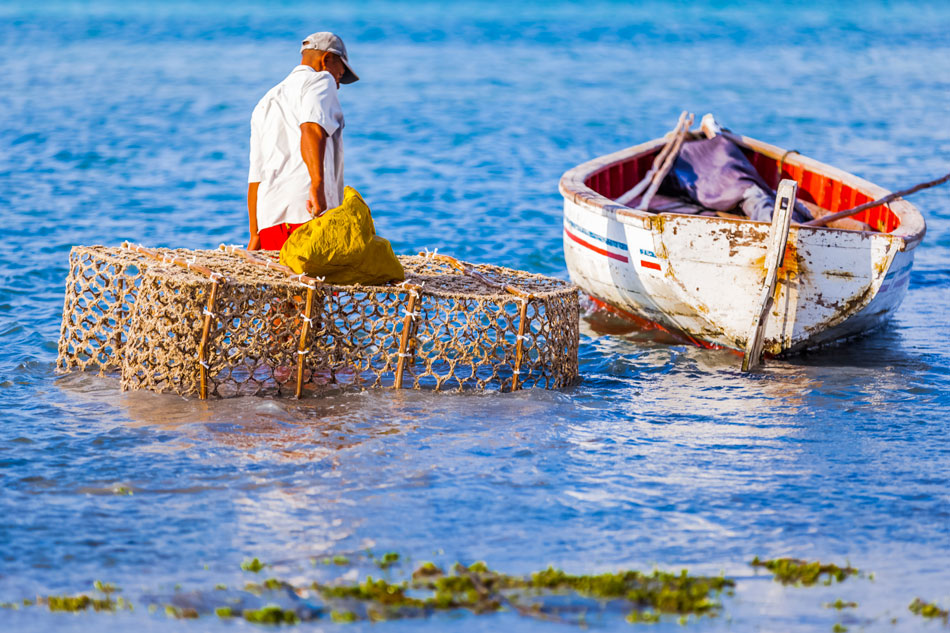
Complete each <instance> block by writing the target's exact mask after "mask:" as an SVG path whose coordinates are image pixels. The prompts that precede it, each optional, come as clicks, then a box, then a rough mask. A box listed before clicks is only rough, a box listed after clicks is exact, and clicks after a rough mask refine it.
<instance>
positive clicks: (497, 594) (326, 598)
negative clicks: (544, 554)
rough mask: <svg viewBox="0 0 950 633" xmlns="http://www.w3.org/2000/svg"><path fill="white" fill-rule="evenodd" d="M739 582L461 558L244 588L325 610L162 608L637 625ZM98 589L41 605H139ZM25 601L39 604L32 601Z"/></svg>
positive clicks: (177, 614) (259, 615)
mask: <svg viewBox="0 0 950 633" xmlns="http://www.w3.org/2000/svg"><path fill="white" fill-rule="evenodd" d="M399 560H401V559H400V557H399V556H398V555H396V554H395V553H392V555H384V556H383V557H382V558H381V559H379V561H380V562H383V563H385V564H386V565H394V564H395V563H396V562H398V561H399ZM377 564H378V563H377ZM242 567H243V568H245V569H247V570H248V571H255V572H257V571H260V570H261V569H262V568H263V567H265V565H264V564H262V563H261V562H260V561H259V560H258V559H256V558H255V559H253V560H251V561H246V562H245V564H244V565H242ZM386 568H388V567H386ZM733 586H734V582H733V581H732V580H730V579H727V578H725V577H722V576H719V577H702V576H692V575H690V574H689V573H688V572H687V571H686V570H683V571H681V572H680V573H675V574H674V573H667V572H662V571H659V570H654V571H653V572H651V573H641V572H637V571H620V572H616V573H604V574H595V575H572V574H568V573H566V572H564V571H562V570H559V569H554V568H552V567H549V568H548V569H546V570H543V571H539V572H537V573H534V574H531V575H530V576H518V575H510V574H505V573H502V572H498V571H494V570H492V569H490V568H489V567H488V565H487V564H485V563H484V562H483V561H477V562H474V563H472V564H470V565H468V566H465V565H463V564H460V563H457V564H455V565H454V566H452V568H451V569H450V570H449V572H446V571H444V570H443V569H442V568H441V567H438V566H436V565H435V564H434V563H431V562H428V563H423V564H422V565H420V566H419V567H418V568H417V569H415V570H414V571H412V572H411V573H409V574H408V578H406V579H404V580H401V581H398V582H391V581H389V580H386V579H382V578H373V577H372V576H367V577H366V578H365V579H364V580H362V581H359V582H355V583H354V582H339V581H336V582H332V583H320V582H313V583H312V584H310V585H309V586H307V587H299V586H295V585H293V584H291V583H288V582H286V581H283V580H280V579H278V578H268V579H266V580H264V581H263V582H261V583H253V582H249V583H247V585H246V586H245V587H244V589H245V590H246V591H247V592H250V593H253V594H254V595H257V596H261V595H264V594H265V593H266V592H273V593H274V594H275V596H274V597H275V599H282V596H285V595H286V594H288V593H296V594H297V595H300V596H305V595H306V594H307V593H308V591H309V592H313V593H314V594H316V595H317V596H319V598H320V599H321V600H322V602H323V605H321V606H320V607H317V608H314V607H308V608H307V609H304V610H302V611H299V612H298V611H294V610H291V609H287V608H284V607H283V606H280V605H278V604H267V605H266V606H264V607H262V608H260V609H243V610H241V609H240V608H239V607H235V606H230V605H229V606H218V607H217V608H207V609H205V610H203V611H202V612H199V611H198V610H197V609H195V608H193V607H190V606H189V607H181V606H176V605H174V604H165V605H161V606H162V607H163V608H164V610H165V613H166V614H167V615H168V616H169V617H172V618H176V619H191V618H198V617H199V616H200V615H202V613H204V614H209V613H213V614H214V615H216V616H217V617H219V618H238V617H241V618H243V619H245V620H247V621H248V622H252V623H255V624H268V625H278V624H296V623H297V622H300V621H301V619H318V618H328V619H330V620H332V621H334V622H354V621H380V620H392V619H403V618H425V617H429V616H431V615H432V614H433V613H438V612H450V611H458V610H467V611H470V612H472V613H475V614H483V613H494V612H497V611H500V610H508V611H513V612H517V613H518V614H520V615H522V616H525V617H532V618H539V619H542V620H550V621H558V622H573V623H576V624H580V625H584V624H585V623H586V621H587V616H588V612H589V611H590V609H594V608H597V605H598V604H599V605H600V608H601V609H602V610H604V611H605V612H606V611H617V610H618V609H619V610H620V613H623V614H624V615H626V617H627V619H628V620H629V621H630V622H655V621H658V620H660V619H661V618H662V617H663V616H666V615H669V616H677V617H678V618H679V621H680V622H686V621H688V619H689V616H691V615H692V616H702V615H708V616H715V615H717V613H718V611H719V609H720V608H721V605H720V604H719V603H718V602H717V601H716V600H715V597H716V595H717V594H719V593H720V592H722V591H723V590H724V589H727V588H731V587H733ZM95 587H96V589H98V590H100V592H101V593H102V594H103V595H104V597H94V596H88V595H85V594H80V595H78V596H49V597H47V598H39V599H38V603H39V604H46V605H48V606H49V608H50V610H53V611H60V610H61V611H85V610H88V609H93V610H96V611H105V610H108V611H115V610H117V609H122V608H128V609H130V610H131V608H132V605H131V603H129V602H127V601H126V600H124V599H123V598H121V597H118V598H115V599H113V594H114V592H116V591H118V588H117V587H116V586H115V585H112V584H108V583H103V582H100V581H97V582H96V583H95ZM214 587H215V591H218V590H221V589H224V588H225V586H224V585H215V586H214ZM237 602H238V603H240V600H238V601H237ZM24 603H25V604H31V602H30V601H29V600H27V601H24ZM219 604H220V603H219ZM298 608H299V607H298ZM155 610H156V605H155V604H150V605H149V607H148V611H149V612H150V613H152V612H154V611H155ZM618 615H619V613H618Z"/></svg>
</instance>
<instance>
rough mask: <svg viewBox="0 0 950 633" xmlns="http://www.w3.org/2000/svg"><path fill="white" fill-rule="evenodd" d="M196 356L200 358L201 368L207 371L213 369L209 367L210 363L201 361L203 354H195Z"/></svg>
mask: <svg viewBox="0 0 950 633" xmlns="http://www.w3.org/2000/svg"><path fill="white" fill-rule="evenodd" d="M195 356H197V357H198V364H199V365H201V366H202V367H204V368H205V369H211V368H210V367H208V362H207V361H204V360H201V354H195Z"/></svg>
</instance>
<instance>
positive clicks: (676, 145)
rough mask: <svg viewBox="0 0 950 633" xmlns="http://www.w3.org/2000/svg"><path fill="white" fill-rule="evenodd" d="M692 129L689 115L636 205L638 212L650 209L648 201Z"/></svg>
mask: <svg viewBox="0 0 950 633" xmlns="http://www.w3.org/2000/svg"><path fill="white" fill-rule="evenodd" d="M691 127H693V115H692V114H690V115H689V116H688V117H687V119H686V123H685V124H684V126H683V128H682V129H680V132H679V135H678V136H677V137H676V140H675V141H674V142H673V147H672V149H671V150H670V153H669V154H667V156H666V159H665V160H664V161H663V166H662V167H661V168H660V171H658V172H657V173H656V174H655V175H654V176H653V181H652V182H651V183H650V188H649V189H647V192H646V193H645V194H643V198H641V199H640V204H639V205H637V210H638V211H646V210H648V209H649V208H650V201H651V200H653V196H655V195H656V192H657V190H658V189H659V188H660V184H661V183H662V182H663V179H664V178H666V175H667V174H668V173H669V172H670V169H672V168H673V164H674V163H675V162H676V157H677V156H678V155H679V153H680V148H681V147H682V146H683V142H684V141H685V140H686V135H687V134H688V133H689V130H690V128H691Z"/></svg>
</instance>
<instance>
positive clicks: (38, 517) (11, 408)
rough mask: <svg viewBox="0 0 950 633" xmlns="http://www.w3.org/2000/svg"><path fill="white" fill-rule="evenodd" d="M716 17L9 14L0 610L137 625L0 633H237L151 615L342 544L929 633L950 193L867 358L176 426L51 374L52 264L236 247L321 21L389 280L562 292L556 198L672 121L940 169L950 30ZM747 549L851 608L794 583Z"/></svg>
mask: <svg viewBox="0 0 950 633" xmlns="http://www.w3.org/2000/svg"><path fill="white" fill-rule="evenodd" d="M719 4H720V3H675V4H673V3H671V4H664V3H658V2H652V3H642V4H638V5H636V6H628V5H627V4H624V3H602V2H586V3H583V4H567V3H553V4H551V3H543V4H542V3H537V4H531V3H529V4H521V5H518V6H517V7H515V8H512V7H508V6H505V5H503V4H489V5H482V4H476V3H471V4H458V5H449V6H443V5H442V4H440V3H408V2H407V3H398V4H388V3H387V4H382V3H369V4H342V3H340V4H337V5H334V6H332V7H324V6H320V5H319V4H315V3H291V2H285V3H281V4H279V5H275V6H270V5H264V4H261V5H250V4H245V3H240V2H228V3H223V2H221V3H201V4H186V3H162V4H160V5H153V4H145V3H141V4H139V3H119V2H109V3H95V2H83V3H79V2H77V3H55V4H50V5H44V6H43V7H41V8H37V7H32V6H27V5H26V3H23V4H19V3H4V4H0V218H2V220H3V226H4V238H3V239H0V346H2V347H0V349H2V354H0V412H2V413H0V602H4V601H15V600H20V599H22V598H25V597H33V596H35V595H37V594H43V595H45V594H50V593H73V592H78V591H87V590H89V589H90V588H91V583H92V582H93V580H95V579H101V580H103V581H109V582H115V583H117V584H118V585H120V586H121V587H123V594H124V595H125V596H126V597H128V598H129V599H131V600H132V601H133V603H135V604H136V605H137V609H136V611H135V612H134V613H132V614H119V615H102V614H99V615H97V614H92V613H89V614H79V615H62V614H50V613H48V612H46V611H44V610H42V609H21V610H18V611H11V610H0V630H9V631H47V630H105V631H125V630H130V629H132V628H136V629H141V630H145V629H149V630H151V629H154V630H162V631H165V630H188V631H197V630H202V631H203V630H225V629H232V628H241V627H244V628H247V627H248V626H250V625H246V624H244V623H225V622H219V621H218V620H217V619H216V618H215V617H214V616H210V617H206V618H205V619H203V620H201V621H199V622H189V621H177V620H173V619H168V618H166V616H165V615H164V613H163V612H162V610H161V609H160V610H159V611H158V613H156V614H154V615H150V614H149V613H148V611H147V609H145V608H144V607H145V606H146V605H148V604H149V603H150V602H154V603H157V604H164V603H166V602H169V601H173V600H185V601H186V602H187V601H188V600H191V601H192V602H194V603H195V604H196V605H198V606H207V605H209V604H211V598H209V594H211V593H213V592H212V591H211V590H212V588H213V587H214V585H215V584H216V583H226V584H227V585H229V586H232V587H234V586H240V585H242V584H243V582H244V581H245V580H247V579H248V574H246V573H244V572H242V571H241V570H240V568H239V565H240V563H241V561H242V560H244V559H245V558H247V557H251V556H258V557H260V558H261V559H262V560H264V561H267V562H271V563H274V564H275V566H274V568H273V572H274V575H279V576H282V577H295V578H301V579H302V578H308V577H309V576H308V574H312V573H316V572H313V571H312V568H311V566H310V562H309V560H310V558H311V557H314V556H316V557H322V556H324V555H327V554H329V555H333V554H347V555H351V554H353V553H354V552H359V551H362V550H364V549H366V548H372V549H373V550H374V551H378V552H381V551H386V550H396V551H399V552H400V553H402V554H403V555H404V556H410V557H412V559H413V560H414V561H421V560H435V561H437V562H440V563H447V564H449V563H451V562H453V561H456V560H458V561H462V562H466V563H468V562H472V561H474V560H477V559H484V560H486V561H487V562H488V563H489V564H490V565H492V566H493V567H496V568H498V569H501V570H504V571H509V572H516V573H521V572H529V571H532V570H536V569H540V568H543V567H546V566H547V565H548V564H553V565H556V566H562V567H564V568H565V569H567V570H569V571H573V572H578V573H585V572H600V571H609V570H615V569H618V568H621V567H633V568H641V569H650V568H652V566H654V565H657V566H659V567H661V568H664V569H666V568H669V569H680V568H681V567H687V568H689V569H690V570H691V571H695V572H698V573H711V574H716V573H719V572H720V571H724V572H725V573H726V574H727V575H729V576H730V577H733V578H735V579H737V581H738V586H737V588H736V592H735V596H733V597H725V598H724V608H723V613H722V616H721V617H719V618H716V619H703V620H699V621H691V622H690V623H689V624H688V625H687V626H688V628H689V629H694V630H698V631H712V630H717V631H718V630H734V631H752V630H761V631H830V630H831V628H832V626H833V625H834V624H835V623H843V624H844V625H846V626H848V627H849V628H850V629H851V630H867V631H877V630H881V631H892V630H893V631H916V630H940V625H939V623H930V624H925V623H923V622H922V621H921V620H919V619H917V618H916V616H913V615H911V614H910V613H909V612H908V610H907V605H908V604H909V603H910V602H911V600H912V599H913V598H914V597H916V596H920V597H922V598H924V599H926V600H929V601H936V602H937V603H939V604H941V606H943V607H944V608H948V607H950V571H948V569H950V421H948V418H950V415H948V412H950V343H948V342H947V337H946V332H947V331H948V328H950V316H948V315H950V266H948V264H947V262H948V258H950V193H948V192H950V190H948V189H943V190H939V189H938V190H932V191H928V192H924V193H921V194H919V195H918V196H916V197H915V198H914V199H913V200H914V202H915V203H916V204H917V205H918V206H919V207H920V208H921V209H922V211H923V212H924V214H925V216H926V218H927V221H928V234H927V237H926V238H925V241H924V243H923V244H922V245H921V247H920V248H919V249H918V250H917V259H916V265H915V268H914V271H913V273H912V277H911V283H910V291H909V294H908V296H907V299H906V300H905V303H904V305H903V307H902V308H901V310H900V312H899V313H898V315H897V317H896V318H895V319H894V320H893V321H892V322H891V323H890V325H889V326H888V327H887V328H886V329H885V330H883V331H881V332H879V333H877V334H875V335H874V336H872V337H869V338H866V339H864V340H862V341H860V342H857V343H854V344H851V345H849V346H847V347H843V348H839V349H834V350H829V351H827V352H823V353H820V354H813V355H810V356H807V357H801V358H795V359H791V360H787V361H780V362H771V363H769V364H768V365H767V368H766V369H765V371H764V372H763V373H761V374H757V375H751V376H750V375H742V374H740V373H739V372H738V370H737V361H736V358H735V357H734V356H732V355H731V354H729V353H724V352H713V351H704V350H700V349H696V348H693V347H686V346H681V345H670V344H666V343H664V342H657V341H655V340H651V339H650V338H649V337H647V336H643V335H638V334H636V333H634V334H630V335H626V336H607V335H599V334H597V333H596V332H595V331H594V330H593V329H591V328H590V327H589V326H587V325H585V326H584V329H583V332H584V333H583V336H582V341H581V373H582V376H583V380H582V382H580V383H579V384H578V385H577V386H575V387H573V388H570V389H567V390H564V391H561V392H546V391H539V390H532V391H526V392H523V393H517V394H483V395H471V394H470V395H435V394H426V393H405V392H403V393H393V392H367V393H360V394H349V395H342V396H335V397H332V398H328V399H324V400H305V401H302V402H294V401H290V400H266V399H239V400H229V401H217V402H194V401H184V400H181V399H180V398H177V397H173V396H157V395H154V394H148V393H121V392H119V390H118V385H117V382H116V381H114V380H110V379H100V378H96V377H94V376H91V375H89V376H84V375H69V376H58V375H56V374H55V373H54V359H55V353H56V342H57V338H58V334H59V322H60V316H61V309H62V295H63V281H64V278H65V275H66V258H67V254H68V252H69V249H70V247H71V246H72V245H74V244H94V243H101V244H108V245H116V244H119V243H120V242H121V241H122V240H124V239H132V240H135V241H138V242H142V243H145V244H149V245H155V246H183V247H193V248H194V247H214V246H217V244H219V243H220V242H228V243H234V242H243V241H246V212H245V210H244V206H243V205H244V192H245V187H246V185H245V176H246V168H247V137H248V119H249V116H250V111H251V109H252V107H253V105H254V104H255V103H256V101H257V99H258V98H259V97H260V96H261V95H262V94H263V92H264V91H266V90H267V89H268V88H269V87H270V86H271V85H273V84H274V83H276V82H277V81H279V80H280V79H281V78H282V77H283V76H284V75H285V74H286V73H287V72H288V71H289V70H290V68H292V67H293V66H294V65H295V64H296V62H297V57H296V43H297V42H298V41H299V40H300V39H301V38H302V37H303V36H304V35H306V34H308V33H310V32H312V31H315V30H320V29H331V30H334V31H337V32H338V33H340V34H341V35H342V36H343V37H344V39H345V40H346V42H347V45H348V47H349V49H350V54H351V58H352V62H353V64H354V66H355V68H356V69H357V71H358V72H359V74H360V76H361V77H362V81H360V82H359V83H357V84H355V85H352V86H345V87H344V88H343V90H342V92H341V101H342V103H343V107H344V110H345V112H346V117H347V127H346V130H345V133H344V134H345V137H344V138H345V144H346V161H347V162H346V176H347V182H348V183H349V184H351V185H354V186H355V187H357V188H358V189H359V190H360V191H361V192H362V193H363V194H364V196H365V197H366V199H367V201H368V202H369V203H370V205H371V207H372V208H373V211H374V215H375V218H376V223H377V229H378V231H379V233H380V234H382V235H384V236H386V237H388V238H390V239H391V240H392V242H393V245H394V247H395V249H396V251H397V252H399V253H412V252H415V251H417V250H419V249H421V248H424V247H429V248H433V247H438V248H439V249H440V252H447V253H450V254H454V255H456V256H458V257H461V258H464V259H468V260H471V261H483V262H490V263H496V264H502V265H507V266H513V267H517V268H523V269H528V270H532V271H536V272H543V273H547V274H553V275H558V276H566V270H565V267H564V260H563V256H562V251H561V216H560V213H561V210H560V205H561V200H560V197H559V195H558V193H557V180H558V178H559V177H560V175H561V173H563V172H564V171H565V170H566V169H568V168H570V167H572V166H574V165H575V164H577V163H579V162H581V161H584V160H587V159H588V158H591V157H593V156H597V155H600V154H605V153H608V152H611V151H614V150H617V149H620V148H622V147H625V146H628V145H632V144H634V143H637V142H640V141H642V140H645V139H649V138H654V137H656V136H659V135H661V134H662V133H663V132H665V131H666V130H667V129H669V128H670V127H672V125H673V123H674V122H675V120H676V116H677V115H678V113H679V112H680V111H681V110H682V109H689V110H691V111H693V112H696V113H697V114H699V115H701V114H702V113H704V112H707V111H712V112H714V113H716V115H717V117H718V118H719V119H720V120H721V121H722V122H723V123H724V124H726V125H727V126H729V127H732V128H733V129H735V130H737V131H741V132H742V133H745V134H748V135H750V136H754V137H756V138H760V139H762V140H766V141H770V142H773V143H775V144H778V145H782V146H785V147H789V148H795V149H798V150H800V151H801V152H802V153H805V154H808V155H811V156H813V157H815V158H817V159H819V160H823V161H825V162H828V163H831V164H834V165H836V166H839V167H841V168H843V169H846V170H848V171H852V172H854V173H856V174H858V175H860V176H863V177H865V178H867V179H869V180H871V181H873V182H876V183H879V184H881V185H883V186H885V187H889V188H900V187H902V186H908V185H911V184H914V183H916V182H919V181H921V180H925V179H929V178H931V177H935V176H937V175H940V174H943V173H946V172H947V171H948V169H950V125H948V117H950V107H948V95H950V35H948V33H950V5H948V4H946V3H943V2H933V3H917V2H915V3H910V2H908V3H899V2H887V3H840V4H838V3H835V4H832V5H831V6H825V3H817V2H816V3H794V4H791V3H788V4H785V3H782V4H777V3H762V4H756V3H737V4H730V5H729V6H727V7H722V6H719ZM125 492H132V494H125ZM755 555H758V556H761V557H774V556H795V557H802V558H809V559H822V560H827V561H831V562H837V563H840V564H843V563H844V562H846V561H850V562H851V564H853V565H855V566H857V567H859V568H861V569H862V570H866V571H868V572H873V573H874V579H873V580H870V579H868V578H859V579H850V580H848V581H846V582H845V583H844V584H841V585H836V586H833V587H814V588H786V587H782V586H781V585H778V584H777V583H774V582H772V581H771V580H770V578H769V577H767V576H765V575H761V574H759V575H756V574H755V573H754V571H753V570H752V569H751V568H750V567H749V566H748V565H747V562H748V561H749V560H751V559H752V557H753V556H755ZM176 585H178V586H179V588H178V589H177V590H176ZM176 594H177V596H176ZM278 598H280V600H283V601H284V602H285V603H286V602H287V600H289V598H287V597H278ZM836 598H842V599H845V600H854V601H856V602H858V604H859V606H858V608H857V609H852V610H848V611H847V612H844V613H838V612H836V611H834V610H831V609H827V608H824V607H823V606H822V604H823V603H824V602H829V601H833V600H834V599H836ZM275 599H277V598H275ZM894 618H896V622H892V620H893V619H894ZM304 626H305V628H309V629H312V628H321V627H324V628H327V629H332V628H333V625H331V624H329V623H312V624H307V625H304ZM590 626H591V628H594V629H598V630H599V629H603V630H628V629H629V628H630V627H631V625H629V624H627V623H625V622H624V621H623V618H622V617H621V616H620V615H617V614H607V615H604V616H603V617H596V618H592V619H591V621H590ZM352 628H353V629H355V630H364V629H365V630H373V631H396V630H400V631H402V630H409V631H422V630H426V631H441V630H449V629H451V630H472V631H474V630H484V631H496V630H519V631H521V630H575V628H574V627H570V626H567V625H560V624H551V623H545V622H540V621H537V620H533V619H525V618H522V617H520V616H518V615H516V614H513V613H501V614H496V615H490V616H474V615H471V614H456V615H451V616H436V617H433V618H432V619H429V620H424V621H403V622H390V623H384V624H375V625H369V624H360V625H355V626H353V627H352ZM652 630H657V631H666V630H680V626H679V625H678V624H677V623H676V622H675V620H672V619H671V620H669V621H666V620H664V621H663V622H662V623H660V624H659V625H656V627H655V629H652Z"/></svg>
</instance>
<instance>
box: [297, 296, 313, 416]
mask: <svg viewBox="0 0 950 633" xmlns="http://www.w3.org/2000/svg"><path fill="white" fill-rule="evenodd" d="M313 294H314V289H313V288H307V306H306V308H305V309H304V315H303V317H304V318H303V323H302V324H301V325H300V343H299V344H298V345H297V389H296V390H295V391H294V397H295V398H299V397H300V396H301V395H302V394H303V365H304V356H306V355H307V353H308V348H307V334H308V333H309V332H310V321H311V320H312V318H313V316H312V312H313Z"/></svg>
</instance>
